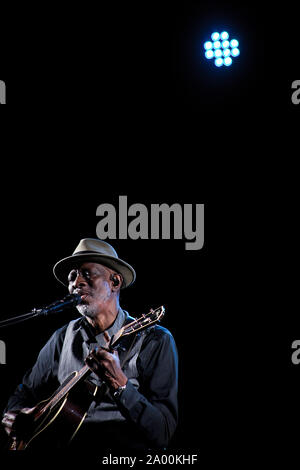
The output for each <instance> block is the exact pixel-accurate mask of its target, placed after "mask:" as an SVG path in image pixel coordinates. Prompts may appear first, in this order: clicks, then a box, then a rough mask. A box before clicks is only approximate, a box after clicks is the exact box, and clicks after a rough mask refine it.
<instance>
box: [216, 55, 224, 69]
mask: <svg viewBox="0 0 300 470" xmlns="http://www.w3.org/2000/svg"><path fill="white" fill-rule="evenodd" d="M223 63H224V61H223V59H221V57H218V58H217V59H216V60H215V65H216V66H217V67H221V66H222V65H223Z"/></svg>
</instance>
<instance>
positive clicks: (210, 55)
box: [205, 49, 214, 59]
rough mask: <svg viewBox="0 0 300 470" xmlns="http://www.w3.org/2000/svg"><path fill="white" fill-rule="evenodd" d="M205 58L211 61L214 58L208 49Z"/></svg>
mask: <svg viewBox="0 0 300 470" xmlns="http://www.w3.org/2000/svg"><path fill="white" fill-rule="evenodd" d="M205 57H206V58H207V59H212V58H213V57H214V53H213V51H212V50H211V49H209V50H208V51H206V52H205Z"/></svg>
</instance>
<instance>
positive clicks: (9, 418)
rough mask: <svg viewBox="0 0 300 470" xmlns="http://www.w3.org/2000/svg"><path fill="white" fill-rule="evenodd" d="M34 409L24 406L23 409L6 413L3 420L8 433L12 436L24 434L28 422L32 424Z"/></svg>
mask: <svg viewBox="0 0 300 470" xmlns="http://www.w3.org/2000/svg"><path fill="white" fill-rule="evenodd" d="M33 410H34V408H22V409H21V410H12V411H8V412H7V413H5V414H4V416H3V419H2V421H1V422H2V425H3V426H4V429H5V431H6V433H7V434H8V435H9V436H11V437H15V436H17V435H20V434H23V433H24V430H25V429H24V425H25V427H26V422H28V424H31V419H30V413H32V411H33ZM27 416H28V419H27Z"/></svg>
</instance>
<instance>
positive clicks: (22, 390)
mask: <svg viewBox="0 0 300 470" xmlns="http://www.w3.org/2000/svg"><path fill="white" fill-rule="evenodd" d="M65 330H66V327H63V328H60V329H59V330H57V331H56V332H55V333H54V334H53V335H52V336H51V338H50V339H49V341H48V342H47V343H46V344H45V346H44V347H43V348H42V349H41V351H40V353H39V355H38V357H37V360H36V362H35V364H34V366H33V367H32V368H31V369H29V370H28V371H27V372H26V373H25V375H24V377H23V379H22V383H21V384H19V385H18V386H17V388H16V389H15V391H14V393H13V394H12V395H11V396H10V398H9V400H8V403H7V406H6V408H5V410H4V412H7V411H9V410H19V409H21V408H24V407H32V406H34V405H36V404H37V403H38V402H39V401H41V400H42V399H45V398H47V396H50V395H51V393H52V392H53V391H54V390H55V389H56V388H57V386H58V385H59V383H58V380H57V370H58V364H59V355H60V351H61V348H62V344H63V338H64V333H65Z"/></svg>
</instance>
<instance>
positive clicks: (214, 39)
mask: <svg viewBox="0 0 300 470" xmlns="http://www.w3.org/2000/svg"><path fill="white" fill-rule="evenodd" d="M211 39H212V41H217V40H218V39H220V34H219V33H212V35H211Z"/></svg>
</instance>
